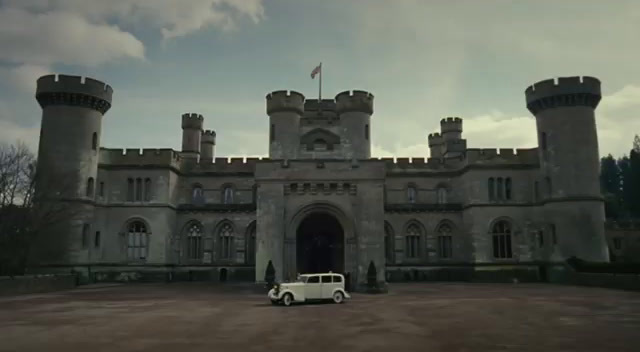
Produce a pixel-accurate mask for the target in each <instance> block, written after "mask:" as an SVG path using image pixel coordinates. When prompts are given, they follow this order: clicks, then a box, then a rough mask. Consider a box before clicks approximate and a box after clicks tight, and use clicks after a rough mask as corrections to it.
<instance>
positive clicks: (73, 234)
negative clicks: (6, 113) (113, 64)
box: [36, 75, 113, 263]
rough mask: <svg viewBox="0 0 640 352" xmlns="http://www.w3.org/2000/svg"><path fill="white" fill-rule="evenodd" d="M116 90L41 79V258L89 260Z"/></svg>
mask: <svg viewBox="0 0 640 352" xmlns="http://www.w3.org/2000/svg"><path fill="white" fill-rule="evenodd" d="M112 95H113V89H112V88H111V87H110V86H108V85H106V84H105V83H103V82H100V81H97V80H94V79H91V78H85V79H84V80H83V79H82V78H81V77H79V76H66V75H59V76H56V75H47V76H43V77H40V78H39V79H38V81H37V89H36V99H37V101H38V103H39V104H40V106H41V107H42V124H41V130H40V144H39V149H38V164H37V170H36V177H37V178H36V200H37V201H38V204H39V205H40V206H42V207H43V209H42V210H43V211H44V212H46V213H44V216H45V217H47V219H46V222H47V223H45V224H43V226H45V227H46V231H45V232H46V233H45V234H43V236H40V237H42V239H43V240H44V239H46V241H45V242H42V243H38V244H39V245H41V246H37V247H39V248H38V250H37V252H39V253H38V254H37V255H38V256H39V258H38V259H37V260H38V261H39V262H40V263H60V262H62V263H73V262H78V261H85V260H87V257H88V250H87V247H89V246H88V244H87V241H88V240H89V238H90V233H91V229H92V224H91V223H92V219H93V212H94V196H95V189H96V185H97V184H98V183H97V180H96V179H97V174H98V159H99V150H100V134H101V126H102V117H103V116H104V114H105V113H106V112H107V111H108V110H109V109H110V108H111V98H112ZM53 207H55V208H56V210H55V211H54V210H53ZM58 207H59V208H58ZM47 214H55V216H54V215H47ZM54 238H55V240H52V239H54Z"/></svg>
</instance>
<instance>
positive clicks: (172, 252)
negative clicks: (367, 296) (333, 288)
mask: <svg viewBox="0 0 640 352" xmlns="http://www.w3.org/2000/svg"><path fill="white" fill-rule="evenodd" d="M112 94H113V90H112V88H111V87H110V86H109V85H106V84H105V83H103V82H100V81H97V80H93V79H90V78H85V79H82V78H81V77H76V76H65V75H58V76H55V75H48V76H43V77H41V78H40V79H39V80H38V82H37V92H36V99H37V101H38V103H39V104H40V106H41V107H42V109H43V114H42V129H41V135H40V147H39V151H38V168H37V175H38V177H39V179H38V184H39V188H38V189H37V194H39V199H41V202H42V203H43V204H44V203H45V202H46V203H47V204H53V205H55V204H58V205H61V206H60V207H59V208H64V209H66V210H68V211H70V214H71V215H69V216H68V217H63V218H62V219H61V220H60V221H59V222H58V223H56V224H55V225H52V226H51V227H50V232H51V233H50V234H49V235H48V236H47V237H48V238H49V239H50V240H49V242H48V244H47V245H46V246H45V247H47V248H46V250H42V251H41V252H42V253H45V254H42V257H41V260H40V263H39V264H40V265H41V267H43V268H54V267H55V268H64V270H68V269H69V268H72V269H74V270H76V271H78V272H82V273H84V274H88V275H89V274H90V275H93V278H94V279H95V280H98V279H101V278H102V279H105V280H106V279H108V278H109V277H111V278H113V276H118V277H120V278H122V277H128V278H130V279H135V278H153V277H167V275H169V276H170V277H171V276H176V277H177V276H180V275H182V276H183V277H184V276H187V275H188V276H189V277H190V278H194V277H205V278H215V279H220V280H252V281H253V280H255V281H256V282H261V281H263V280H264V277H265V276H264V275H265V269H266V267H267V265H268V263H269V262H271V263H272V264H273V266H274V268H275V272H276V277H277V280H286V279H290V278H294V277H295V275H296V273H301V272H323V271H334V272H344V273H347V274H348V275H349V278H350V282H351V283H352V284H363V283H365V282H366V280H367V268H368V266H369V265H370V263H371V262H373V263H374V265H375V267H376V268H377V276H378V277H377V280H378V281H379V282H382V283H383V282H385V281H388V280H390V279H393V278H394V277H396V276H398V275H400V276H402V275H403V273H406V272H411V273H413V274H414V275H415V273H424V272H428V271H429V270H432V269H434V268H456V267H466V268H472V270H474V271H476V272H477V271H482V270H483V268H494V269H495V267H502V268H513V267H519V268H520V267H521V268H528V269H531V270H537V268H538V267H539V265H540V264H552V263H557V262H560V261H563V260H565V259H566V258H568V257H571V256H577V257H579V258H582V259H585V260H590V261H601V262H602V261H608V260H609V257H608V256H609V255H608V251H607V245H606V241H605V237H604V206H603V199H602V197H601V194H600V188H599V153H598V141H597V132H596V122H595V113H594V112H595V108H596V106H597V105H598V103H599V101H600V99H601V90H600V81H599V80H597V79H596V78H592V77H566V78H559V79H558V80H557V81H556V80H553V79H550V80H545V81H541V82H538V83H536V84H534V85H533V86H530V87H528V88H527V89H526V91H525V96H526V106H527V108H528V109H529V111H530V112H531V113H532V114H533V115H534V116H535V118H536V124H537V135H538V147H537V148H531V149H518V150H515V151H514V150H513V149H499V150H496V149H476V148H468V146H467V142H466V140H465V139H464V138H462V130H463V129H462V126H463V124H462V119H460V118H446V119H442V120H441V121H440V127H441V131H440V133H433V134H430V135H429V136H428V141H429V148H430V155H431V157H430V158H428V159H427V160H425V159H424V158H395V159H394V158H372V157H371V142H370V129H371V116H372V114H373V110H374V109H373V101H374V97H373V95H372V94H371V93H368V92H365V91H357V90H356V91H346V92H342V93H340V94H338V95H337V96H336V97H335V99H323V100H321V101H319V100H317V99H305V97H304V96H303V95H302V94H300V93H297V92H293V91H275V92H273V93H270V94H268V95H267V96H266V113H267V115H268V118H269V121H270V129H269V157H268V158H246V159H243V158H226V157H225V158H219V157H216V156H215V153H214V148H215V145H216V134H215V132H214V131H212V130H204V129H203V128H204V119H203V117H202V116H201V115H199V114H184V115H182V120H181V123H182V150H180V151H175V150H172V149H144V150H138V149H125V150H123V149H110V148H104V147H101V140H100V135H101V134H100V131H101V126H102V123H103V121H102V119H103V117H104V116H105V114H106V113H107V111H108V110H109V108H110V107H111V104H112ZM45 195H46V196H45ZM45 199H46V201H45ZM53 239H55V240H54V241H52V240H53ZM56 248H57V250H54V249H56ZM46 253H48V254H46Z"/></svg>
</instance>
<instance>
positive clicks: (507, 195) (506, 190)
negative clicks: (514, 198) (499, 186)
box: [504, 177, 511, 200]
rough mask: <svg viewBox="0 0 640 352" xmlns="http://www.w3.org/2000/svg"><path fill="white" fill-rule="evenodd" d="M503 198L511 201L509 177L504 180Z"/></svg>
mask: <svg viewBox="0 0 640 352" xmlns="http://www.w3.org/2000/svg"><path fill="white" fill-rule="evenodd" d="M504 198H505V199H506V200H511V177H507V178H505V179H504Z"/></svg>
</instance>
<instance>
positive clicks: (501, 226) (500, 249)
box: [491, 220, 513, 259]
mask: <svg viewBox="0 0 640 352" xmlns="http://www.w3.org/2000/svg"><path fill="white" fill-rule="evenodd" d="M491 235H492V237H493V257H494V258H498V259H505V258H512V257H513V253H512V251H511V224H510V223H509V222H508V221H505V220H500V221H498V222H496V223H495V224H494V225H493V227H492V228H491Z"/></svg>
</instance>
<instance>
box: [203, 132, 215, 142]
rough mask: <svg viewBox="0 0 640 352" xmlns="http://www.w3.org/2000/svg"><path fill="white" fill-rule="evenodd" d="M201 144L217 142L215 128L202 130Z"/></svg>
mask: <svg viewBox="0 0 640 352" xmlns="http://www.w3.org/2000/svg"><path fill="white" fill-rule="evenodd" d="M200 143H201V144H216V131H214V130H205V131H202V135H201V138H200Z"/></svg>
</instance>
